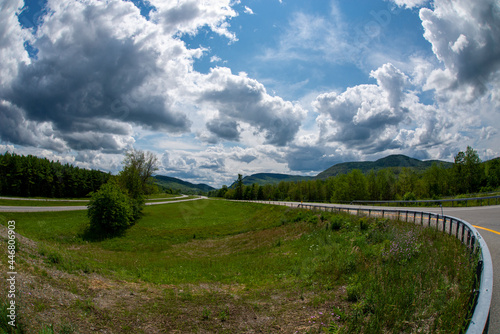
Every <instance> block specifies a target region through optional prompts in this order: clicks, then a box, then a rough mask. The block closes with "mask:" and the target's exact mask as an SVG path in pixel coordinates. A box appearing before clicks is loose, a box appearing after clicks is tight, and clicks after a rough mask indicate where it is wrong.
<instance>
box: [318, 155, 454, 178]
mask: <svg viewBox="0 0 500 334" xmlns="http://www.w3.org/2000/svg"><path fill="white" fill-rule="evenodd" d="M433 163H437V164H443V165H444V166H445V167H451V166H453V163H451V162H446V161H440V160H426V161H422V160H418V159H414V158H410V157H407V156H406V155H402V154H396V155H389V156H387V157H385V158H382V159H379V160H377V161H359V162H343V163H340V164H336V165H334V166H332V167H330V168H328V169H327V170H325V171H323V172H321V173H319V174H318V175H317V176H316V177H315V178H316V179H326V178H328V177H332V176H336V175H339V174H347V173H349V172H350V171H352V170H353V169H359V170H361V171H362V172H363V173H367V172H369V171H370V170H375V171H377V170H380V169H384V168H389V167H391V168H403V167H408V168H414V169H417V170H423V169H426V168H429V167H431V166H432V164H433Z"/></svg>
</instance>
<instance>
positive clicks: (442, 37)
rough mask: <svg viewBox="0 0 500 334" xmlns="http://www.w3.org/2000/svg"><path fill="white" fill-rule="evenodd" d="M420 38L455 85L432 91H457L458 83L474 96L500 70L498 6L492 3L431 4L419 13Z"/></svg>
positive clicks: (466, 0)
mask: <svg viewBox="0 0 500 334" xmlns="http://www.w3.org/2000/svg"><path fill="white" fill-rule="evenodd" d="M420 18H421V20H422V25H423V27H424V29H425V34H424V37H425V38H426V39H427V40H428V41H429V42H430V43H431V44H432V49H433V51H434V53H435V54H436V56H437V57H438V59H439V60H441V61H442V62H443V63H444V65H445V67H446V69H447V70H449V71H450V72H451V73H452V75H453V76H454V78H453V79H454V80H455V82H450V83H448V86H444V87H440V86H437V84H438V83H435V84H433V85H432V83H431V86H432V88H436V89H438V90H439V89H446V88H452V89H457V88H458V86H459V85H461V84H468V85H472V86H473V87H475V89H476V90H477V92H478V93H483V92H484V91H485V90H486V84H487V83H488V81H489V80H490V79H492V78H493V75H494V74H495V73H496V72H497V71H498V70H499V69H500V5H499V3H498V1H496V0H476V1H470V0H456V1H452V2H449V1H443V0H436V1H434V8H433V9H432V10H431V9H428V8H423V9H421V10H420Z"/></svg>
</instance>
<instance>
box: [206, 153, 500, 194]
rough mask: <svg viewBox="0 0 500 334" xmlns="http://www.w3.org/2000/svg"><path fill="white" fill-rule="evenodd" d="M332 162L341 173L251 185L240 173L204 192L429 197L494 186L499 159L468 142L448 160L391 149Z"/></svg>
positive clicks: (499, 177) (499, 176)
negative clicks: (371, 158)
mask: <svg viewBox="0 0 500 334" xmlns="http://www.w3.org/2000/svg"><path fill="white" fill-rule="evenodd" d="M334 167H335V166H334ZM337 168H338V169H337V171H338V170H343V171H344V173H339V174H337V175H336V176H330V177H325V178H320V177H316V178H313V179H309V180H301V181H281V182H279V183H277V184H276V183H274V184H271V183H268V184H264V185H260V184H258V183H254V184H252V185H251V186H248V185H245V184H244V183H243V182H242V177H241V175H238V180H237V181H236V182H235V183H234V187H231V188H228V187H226V186H223V187H222V188H221V189H219V190H216V191H213V192H211V193H210V194H209V196H214V197H225V198H228V199H250V200H252V199H253V200H255V199H256V200H280V201H281V200H287V201H320V202H334V203H338V202H350V201H353V200H400V199H404V200H414V199H429V198H441V197H444V196H456V195H462V194H473V193H477V192H491V191H500V159H498V158H497V159H492V160H489V161H485V162H481V159H479V156H478V154H477V152H476V151H475V150H474V149H472V148H471V147H469V146H468V147H467V150H466V151H465V152H458V154H457V155H456V156H455V159H454V163H446V162H442V161H437V160H434V161H423V162H422V161H420V160H418V159H412V158H408V157H406V156H401V155H395V156H389V157H386V158H383V159H379V160H377V161H375V162H364V163H346V164H340V167H339V166H337ZM330 171H331V169H330ZM320 174H321V173H320ZM323 175H324V174H323Z"/></svg>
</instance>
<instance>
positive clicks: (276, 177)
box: [231, 173, 312, 187]
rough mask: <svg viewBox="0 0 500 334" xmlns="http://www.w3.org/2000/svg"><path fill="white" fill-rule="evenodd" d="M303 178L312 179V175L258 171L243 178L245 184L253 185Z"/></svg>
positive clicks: (300, 179) (301, 179)
mask: <svg viewBox="0 0 500 334" xmlns="http://www.w3.org/2000/svg"><path fill="white" fill-rule="evenodd" d="M303 180H312V177H310V176H301V175H288V174H274V173H258V174H253V175H250V176H245V177H244V178H243V184H244V185H246V186H251V185H252V184H254V183H257V184H259V185H261V186H262V185H265V184H278V183H280V182H281V181H285V182H290V181H294V182H296V181H303ZM235 183H236V182H235ZM235 183H233V184H232V185H231V187H233V186H234V184H235Z"/></svg>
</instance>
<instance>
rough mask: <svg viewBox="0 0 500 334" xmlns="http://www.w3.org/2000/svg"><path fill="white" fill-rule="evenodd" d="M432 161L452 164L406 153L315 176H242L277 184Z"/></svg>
mask: <svg viewBox="0 0 500 334" xmlns="http://www.w3.org/2000/svg"><path fill="white" fill-rule="evenodd" d="M433 163H437V164H443V165H444V166H445V167H451V166H453V163H451V162H446V161H440V160H426V161H422V160H418V159H414V158H410V157H407V156H406V155H402V154H397V155H389V156H387V157H385V158H382V159H379V160H377V161H357V162H343V163H340V164H336V165H334V166H332V167H330V168H328V169H327V170H325V171H323V172H321V173H319V174H318V175H316V176H315V177H311V176H301V175H288V174H274V173H258V174H253V175H250V176H245V177H244V178H243V184H244V185H247V186H250V185H252V184H254V183H257V184H258V185H261V186H263V185H266V184H278V183H280V182H281V181H285V182H290V181H292V182H297V181H304V180H314V179H320V180H321V179H326V178H329V177H332V176H337V175H339V174H348V173H349V172H351V171H352V170H354V169H359V170H361V171H362V172H363V173H368V172H369V171H370V170H372V169H373V170H375V171H378V170H380V169H384V168H395V169H401V168H403V167H408V168H413V169H416V170H423V169H426V168H429V167H431V166H432V164H433ZM235 184H236V182H235V183H233V184H232V185H231V187H230V188H234V186H235Z"/></svg>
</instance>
